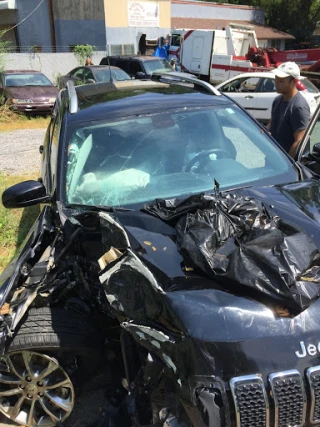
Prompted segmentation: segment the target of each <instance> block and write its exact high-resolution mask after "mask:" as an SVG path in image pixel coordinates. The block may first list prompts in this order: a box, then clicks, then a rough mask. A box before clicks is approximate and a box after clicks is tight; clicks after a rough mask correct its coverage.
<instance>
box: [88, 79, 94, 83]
mask: <svg viewBox="0 0 320 427" xmlns="http://www.w3.org/2000/svg"><path fill="white" fill-rule="evenodd" d="M87 83H95V81H94V80H93V79H88V80H87Z"/></svg>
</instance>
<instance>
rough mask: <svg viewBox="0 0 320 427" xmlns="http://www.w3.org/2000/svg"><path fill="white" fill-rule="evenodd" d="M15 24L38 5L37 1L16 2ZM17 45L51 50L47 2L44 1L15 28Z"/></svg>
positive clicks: (24, 0) (23, 0)
mask: <svg viewBox="0 0 320 427" xmlns="http://www.w3.org/2000/svg"><path fill="white" fill-rule="evenodd" d="M16 5H17V12H16V19H17V22H21V21H23V19H25V18H26V17H27V16H28V15H29V14H30V13H31V12H32V11H33V10H34V9H35V8H36V7H37V6H38V5H39V0H27V1H26V0H16ZM17 37H18V43H19V44H20V46H21V47H22V48H23V47H30V46H42V47H43V48H45V49H46V48H51V46H52V44H51V32H50V16H49V9H48V2H47V1H44V2H43V3H42V4H41V6H40V7H38V9H37V10H36V11H35V12H34V13H32V15H31V16H29V18H27V19H26V20H25V21H24V22H22V23H21V24H19V26H18V27H17Z"/></svg>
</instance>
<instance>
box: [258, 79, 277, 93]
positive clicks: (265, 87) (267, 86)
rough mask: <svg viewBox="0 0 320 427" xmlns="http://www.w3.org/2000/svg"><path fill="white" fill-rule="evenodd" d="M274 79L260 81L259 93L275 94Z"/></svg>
mask: <svg viewBox="0 0 320 427" xmlns="http://www.w3.org/2000/svg"><path fill="white" fill-rule="evenodd" d="M275 91H276V87H275V84H274V79H261V83H260V92H275Z"/></svg>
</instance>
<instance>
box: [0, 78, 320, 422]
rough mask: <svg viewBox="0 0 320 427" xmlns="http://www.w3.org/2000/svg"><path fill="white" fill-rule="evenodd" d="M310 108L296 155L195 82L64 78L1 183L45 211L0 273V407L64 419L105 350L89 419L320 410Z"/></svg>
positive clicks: (187, 418)
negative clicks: (42, 125) (41, 132)
mask: <svg viewBox="0 0 320 427" xmlns="http://www.w3.org/2000/svg"><path fill="white" fill-rule="evenodd" d="M318 117H319V109H318V111H317V112H316V114H315V116H314V118H313V121H312V123H311V124H310V128H309V130H308V132H307V134H306V136H305V139H304V140H303V141H302V143H301V146H300V151H299V153H298V155H297V159H296V161H294V160H292V159H291V158H289V157H288V156H287V155H286V153H284V152H283V151H282V150H281V149H280V148H279V146H278V145H277V143H276V142H275V141H274V140H273V139H272V138H271V137H270V136H269V135H268V133H267V132H266V131H265V130H264V128H263V127H262V126H260V125H259V124H258V123H257V122H255V120H254V119H252V118H251V117H250V116H249V115H248V114H247V113H246V112H245V111H244V110H242V109H241V107H239V106H238V105H236V104H235V103H234V102H233V101H232V100H230V99H229V98H228V97H226V96H224V95H221V94H220V93H219V92H217V91H216V90H215V89H213V88H212V87H211V86H210V85H208V84H207V83H204V82H200V81H197V80H193V79H192V78H190V79H189V80H187V79H184V80H183V82H179V81H177V79H175V80H174V81H171V80H170V77H169V76H167V75H165V74H164V75H161V74H157V75H154V76H153V80H152V81H146V82H137V81H130V82H124V83H119V82H117V83H108V84H97V85H88V86H81V87H77V88H76V89H75V88H74V87H73V85H72V83H71V82H68V84H67V89H65V90H63V91H61V92H60V94H59V97H58V99H57V103H56V105H55V108H54V112H53V116H52V119H51V123H50V125H49V127H48V130H47V134H46V137H45V141H44V145H43V146H42V147H40V151H41V153H42V171H41V178H40V179H39V181H27V182H23V183H21V184H18V185H15V186H13V187H11V188H9V189H7V190H6V191H5V192H4V193H3V196H2V200H3V204H4V205H5V206H6V207H7V208H17V207H25V206H30V205H33V204H36V203H39V204H40V203H41V205H42V209H41V214H40V216H39V218H38V220H37V221H36V223H35V224H34V226H33V227H32V229H31V230H30V233H29V234H28V236H27V238H26V241H25V243H24V245H23V247H22V248H21V250H20V252H19V254H18V256H17V257H16V258H15V259H14V260H13V261H12V262H11V263H10V265H9V266H8V267H7V269H6V270H5V271H4V272H3V274H2V275H1V277H0V283H1V288H0V290H1V292H0V298H1V305H0V316H1V317H0V320H1V323H0V327H1V329H0V344H1V364H0V410H1V412H2V413H3V414H4V415H6V416H7V417H9V418H10V419H11V420H13V421H15V422H16V423H19V424H23V425H27V426H40V425H41V426H54V425H58V424H59V425H61V423H64V420H66V419H67V417H68V416H69V415H70V413H71V412H72V410H73V408H74V405H75V393H77V390H78V389H79V387H80V386H81V382H82V381H86V378H87V377H88V376H91V375H93V374H94V369H95V368H96V367H98V366H103V367H104V369H105V370H106V371H107V370H109V371H110V376H109V378H110V379H112V381H111V380H110V381H109V383H108V385H107V384H106V390H107V392H106V409H105V411H104V412H103V417H104V419H103V420H102V421H101V423H100V424H99V425H103V426H109V427H111V426H121V427H125V426H132V425H135V426H147V425H157V426H175V427H177V426H185V427H191V426H193V427H202V426H203V427H220V426H221V427H222V426H239V427H240V426H241V427H253V426H281V427H285V426H303V425H305V426H311V425H320V415H319V414H320V398H319V396H320V314H319V313H320V299H319V295H320V284H319V281H320V279H319V278H320V253H319V248H320V202H319V195H320V184H319V178H318V175H317V172H318V168H319V159H320V146H319V144H318V143H319V140H317V134H319V126H320V120H319V122H318ZM89 423H90V420H88V424H89Z"/></svg>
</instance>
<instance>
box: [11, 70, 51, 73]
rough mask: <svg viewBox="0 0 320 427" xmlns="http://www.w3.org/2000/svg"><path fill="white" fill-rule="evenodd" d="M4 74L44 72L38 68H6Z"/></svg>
mask: <svg viewBox="0 0 320 427" xmlns="http://www.w3.org/2000/svg"><path fill="white" fill-rule="evenodd" d="M3 73H4V74H23V73H37V74H43V73H41V71H37V70H4V71H3Z"/></svg>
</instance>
